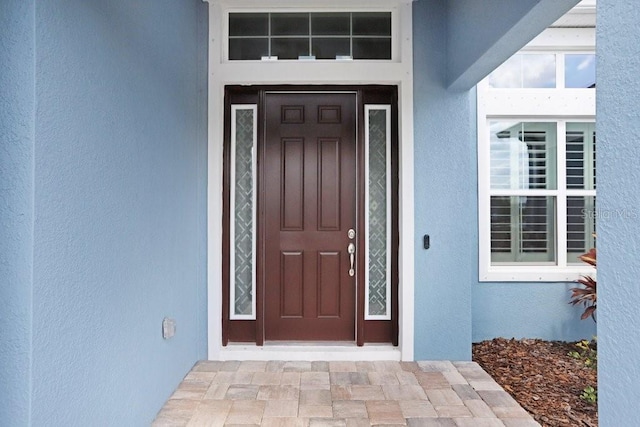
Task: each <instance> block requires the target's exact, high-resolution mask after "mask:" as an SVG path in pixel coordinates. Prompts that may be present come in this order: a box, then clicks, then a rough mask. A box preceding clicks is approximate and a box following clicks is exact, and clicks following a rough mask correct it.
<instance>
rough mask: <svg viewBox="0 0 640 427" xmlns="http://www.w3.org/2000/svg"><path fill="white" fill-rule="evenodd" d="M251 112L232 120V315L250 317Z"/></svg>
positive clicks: (252, 147) (252, 224)
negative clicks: (233, 127) (233, 141)
mask: <svg viewBox="0 0 640 427" xmlns="http://www.w3.org/2000/svg"><path fill="white" fill-rule="evenodd" d="M254 120H255V118H254V110H252V109H237V110H236V117H235V125H236V126H235V127H236V132H235V163H234V166H235V174H234V175H235V176H234V179H235V182H234V184H233V185H234V196H235V203H234V206H233V211H234V212H235V214H234V219H233V221H234V241H233V245H234V255H233V256H234V272H233V279H234V280H233V285H232V286H234V301H233V311H234V314H235V315H252V314H253V276H254V266H253V251H254V242H253V239H254V233H253V227H254V218H253V211H254V206H253V204H254V197H253V194H254V188H253V187H254V170H253V169H254V160H253V151H254V144H255V141H254Z"/></svg>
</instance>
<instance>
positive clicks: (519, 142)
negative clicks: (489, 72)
mask: <svg viewBox="0 0 640 427" xmlns="http://www.w3.org/2000/svg"><path fill="white" fill-rule="evenodd" d="M519 120H520V119H519ZM488 129H490V131H489V133H490V137H489V141H490V142H489V147H486V149H487V151H489V152H490V159H489V161H490V171H489V179H488V181H489V183H488V184H489V186H490V191H489V195H488V197H489V201H488V203H487V204H488V206H489V210H490V212H489V215H488V216H489V218H490V228H491V230H490V239H489V246H490V247H489V248H487V250H490V253H491V265H492V266H498V267H501V266H502V267H513V266H527V265H529V266H531V265H539V266H544V265H547V266H550V267H560V268H563V267H567V266H571V265H576V264H578V265H579V261H578V259H577V257H578V256H579V255H580V254H582V253H584V252H585V251H586V250H587V249H588V248H590V247H594V246H595V239H594V236H593V233H594V232H595V221H596V218H597V214H596V210H595V153H596V151H595V142H596V139H595V126H594V124H593V123H589V122H569V123H567V122H565V121H557V122H526V121H520V122H518V121H515V120H514V121H504V120H500V121H497V120H489V121H488ZM481 150H482V147H481ZM481 250H482V248H481Z"/></svg>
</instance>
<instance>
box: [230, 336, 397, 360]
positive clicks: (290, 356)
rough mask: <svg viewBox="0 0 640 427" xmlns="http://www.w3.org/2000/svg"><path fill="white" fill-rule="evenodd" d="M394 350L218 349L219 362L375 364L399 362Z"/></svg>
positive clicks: (312, 346)
mask: <svg viewBox="0 0 640 427" xmlns="http://www.w3.org/2000/svg"><path fill="white" fill-rule="evenodd" d="M401 356H402V355H401V353H400V349H399V348H398V347H394V346H392V345H391V344H365V345H364V346H362V347H358V346H357V345H356V344H355V343H350V342H347V343H333V342H332V343H327V342H323V343H314V342H298V341H294V342H268V343H265V345H264V346H257V345H254V344H245V343H236V344H229V345H227V346H226V347H223V348H222V349H221V350H220V360H291V361H314V360H323V361H376V360H401Z"/></svg>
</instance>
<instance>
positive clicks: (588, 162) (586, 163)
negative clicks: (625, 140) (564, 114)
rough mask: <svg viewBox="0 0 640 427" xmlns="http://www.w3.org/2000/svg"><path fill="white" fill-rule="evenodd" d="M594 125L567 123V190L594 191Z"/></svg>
mask: <svg viewBox="0 0 640 427" xmlns="http://www.w3.org/2000/svg"><path fill="white" fill-rule="evenodd" d="M595 156H596V139H595V124H594V123H567V165H566V167H567V188H570V189H580V190H595V179H596V157H595Z"/></svg>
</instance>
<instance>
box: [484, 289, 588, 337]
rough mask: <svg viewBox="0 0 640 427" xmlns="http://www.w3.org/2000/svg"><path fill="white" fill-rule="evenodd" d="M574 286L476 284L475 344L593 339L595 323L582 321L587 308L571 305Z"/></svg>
mask: <svg viewBox="0 0 640 427" xmlns="http://www.w3.org/2000/svg"><path fill="white" fill-rule="evenodd" d="M574 286H576V284H575V283H571V282H569V283H553V282H550V283H545V282H540V283H515V282H502V283H487V282H483V283H476V284H474V285H473V336H472V339H473V342H478V341H483V340H488V339H493V338H496V337H504V338H514V337H515V338H541V339H546V340H557V341H578V340H581V339H591V337H592V336H594V335H596V324H595V323H594V322H593V321H592V320H591V319H587V320H580V315H581V314H582V311H583V310H584V308H583V307H582V306H579V307H573V306H571V305H569V304H568V301H569V297H570V295H571V292H569V289H570V288H572V287H574Z"/></svg>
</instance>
